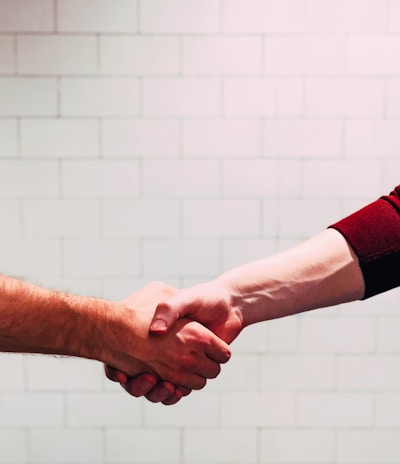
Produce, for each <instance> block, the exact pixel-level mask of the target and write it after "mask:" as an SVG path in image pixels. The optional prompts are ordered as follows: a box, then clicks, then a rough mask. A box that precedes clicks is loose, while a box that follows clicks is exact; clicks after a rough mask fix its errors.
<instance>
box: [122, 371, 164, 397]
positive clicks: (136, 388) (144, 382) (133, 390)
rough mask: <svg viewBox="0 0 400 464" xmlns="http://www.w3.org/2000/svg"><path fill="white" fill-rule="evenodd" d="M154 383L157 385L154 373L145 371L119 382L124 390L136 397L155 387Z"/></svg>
mask: <svg viewBox="0 0 400 464" xmlns="http://www.w3.org/2000/svg"><path fill="white" fill-rule="evenodd" d="M155 385H157V379H156V378H155V377H154V375H151V374H147V373H145V374H139V375H136V376H135V377H131V378H130V379H128V380H127V381H126V382H124V383H121V386H122V387H123V388H124V390H126V391H127V392H128V393H129V394H130V395H132V396H135V397H137V398H138V397H139V396H145V395H146V394H147V393H148V392H149V391H151V390H152V389H153V388H154V387H155Z"/></svg>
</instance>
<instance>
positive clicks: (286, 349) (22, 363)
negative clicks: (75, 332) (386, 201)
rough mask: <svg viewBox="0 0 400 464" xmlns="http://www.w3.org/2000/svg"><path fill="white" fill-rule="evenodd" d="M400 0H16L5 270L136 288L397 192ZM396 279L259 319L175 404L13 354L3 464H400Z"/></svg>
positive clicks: (5, 91) (1, 166) (3, 3)
mask: <svg viewBox="0 0 400 464" xmlns="http://www.w3.org/2000/svg"><path fill="white" fill-rule="evenodd" d="M399 32H400V1H399V0H387V1H382V0H0V214H1V217H2V219H3V220H2V222H1V227H0V263H1V266H0V272H1V273H5V274H11V275H14V276H17V277H22V278H26V279H27V280H30V281H32V282H36V283H39V284H41V285H46V286H49V287H51V288H55V289H60V290H66V291H70V292H74V293H78V294H86V295H93V296H100V297H106V298H110V299H121V298H123V297H124V296H125V295H126V294H127V293H129V292H132V291H134V290H136V289H138V288H141V287H142V286H143V285H145V284H146V283H147V282H148V281H150V280H153V279H164V280H166V281H167V282H168V283H170V284H172V285H176V286H182V285H188V284H192V283H197V282H200V281H204V280H207V279H210V278H213V277H214V276H216V275H217V274H218V273H220V272H222V271H223V270H225V269H229V268H231V267H233V266H235V265H238V264H241V263H244V262H246V261H249V260H252V259H257V258H259V257H261V256H265V255H269V254H272V253H274V252H276V251H278V250H280V249H283V248H286V247H288V246H290V245H292V244H294V243H297V242H298V241H299V240H303V239H305V238H307V237H309V236H310V235H312V234H314V233H316V232H318V231H320V230H322V229H323V228H325V227H326V226H327V225H329V224H331V223H332V222H334V221H335V220H337V219H339V218H340V217H342V216H343V215H345V214H348V213H350V212H352V211H353V210H354V209H356V208H359V207H361V206H363V205H364V204H365V203H366V202H368V201H372V200H374V199H375V198H376V197H378V196H379V195H381V194H383V193H386V192H388V191H389V190H390V189H391V188H392V187H393V186H394V185H396V184H398V183H399V182H400V181H399V172H400V161H399V159H400V157H399V151H400V142H399V140H400V138H399V132H400V125H399V124H400V123H399V119H398V118H399V116H400V109H399V108H400V39H399V36H398V34H399ZM399 330H400V317H399V292H398V291H393V292H389V293H387V294H385V295H382V296H380V297H377V298H375V299H371V300H368V301H366V302H362V303H357V304H350V305H341V306H339V307H337V308H331V309H326V310H321V311H317V312H313V313H310V314H304V315H301V316H298V317H292V318H285V319H280V320H275V321H271V322H269V323H265V324H258V325H257V326H254V327H250V328H248V329H247V330H246V331H245V332H244V333H243V334H242V335H241V336H240V337H239V338H238V339H237V340H236V341H235V343H234V344H233V358H232V360H231V361H230V362H229V363H228V364H227V365H226V366H223V369H222V373H221V375H220V377H219V378H218V379H216V380H213V381H210V382H208V385H207V388H206V389H205V390H204V391H202V392H194V393H193V394H192V396H191V397H189V398H185V399H183V400H182V401H181V403H180V404H179V405H177V406H176V407H171V408H165V407H162V406H160V405H153V404H150V403H148V402H146V401H145V400H141V399H140V400H139V399H135V398H132V397H129V396H128V395H127V394H126V393H125V392H123V391H122V390H121V389H120V388H118V386H117V385H114V384H112V383H111V382H108V381H107V380H106V379H105V378H104V375H103V372H102V366H101V365H99V364H98V363H96V362H93V361H85V360H78V359H64V358H63V359H57V358H54V357H48V358H45V357H41V356H24V357H22V356H19V355H9V354H1V355H0V371H1V372H2V373H3V375H1V376H0V464H27V463H31V464H47V463H48V464H57V463H59V464H94V463H99V464H100V463H104V464H123V463H129V464H145V463H148V464H164V463H171V464H177V463H181V464H193V463H198V464H216V463H218V464H233V463H236V464H245V463H249V464H267V463H270V464H296V463H297V464H378V463H379V464H386V463H387V464H398V463H399V462H400V452H399V446H398V443H399V438H400V435H399V432H398V429H399V427H400V393H399V392H400V380H399V379H400V377H399V375H398V372H399V368H400V356H399V355H400V342H399V339H400V338H399V336H398V334H399Z"/></svg>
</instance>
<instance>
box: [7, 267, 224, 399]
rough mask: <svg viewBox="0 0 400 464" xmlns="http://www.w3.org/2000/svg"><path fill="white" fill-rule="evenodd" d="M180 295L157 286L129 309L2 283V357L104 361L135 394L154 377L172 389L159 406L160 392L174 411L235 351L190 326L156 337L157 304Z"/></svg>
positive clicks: (184, 323)
mask: <svg viewBox="0 0 400 464" xmlns="http://www.w3.org/2000/svg"><path fill="white" fill-rule="evenodd" d="M175 292H176V290H175V289H173V288H172V287H170V286H168V285H166V284H162V283H152V284H149V285H147V286H146V287H144V288H143V289H141V290H140V291H138V292H136V293H133V294H132V295H129V296H128V297H127V298H126V299H124V300H123V301H122V302H109V301H105V300H100V299H95V298H88V297H80V296H75V295H68V294H64V293H60V292H54V291H52V290H49V289H45V288H42V287H38V286H35V285H32V284H27V283H25V282H22V281H20V280H17V279H13V278H11V277H6V276H0V351H4V352H17V353H42V354H58V355H67V356H78V357H83V358H88V359H94V360H97V361H101V362H103V363H105V364H106V365H108V366H113V370H112V372H113V374H112V375H116V376H117V377H118V376H121V375H123V376H125V377H124V378H122V380H125V379H126V382H122V383H123V384H124V385H125V386H126V388H128V389H129V381H128V380H127V379H128V378H131V377H134V376H136V375H138V374H139V373H143V372H146V373H148V375H149V377H148V379H150V380H148V382H150V383H151V384H152V385H154V384H155V383H154V382H156V383H157V382H158V381H159V380H160V379H163V380H164V381H166V382H165V383H164V384H163V386H162V388H160V387H157V388H156V390H155V391H156V392H158V396H157V401H159V395H160V391H163V392H164V393H163V396H164V398H163V401H166V403H168V401H171V400H172V401H177V400H179V399H180V397H182V396H183V395H184V394H188V393H189V392H190V390H191V389H200V388H203V387H204V386H205V384H206V381H207V379H209V378H214V377H216V376H217V375H218V374H219V372H220V363H222V362H226V361H227V360H228V359H229V357H230V350H229V346H228V345H227V344H226V343H225V342H223V341H222V340H220V339H219V338H218V337H216V336H215V335H214V334H213V333H212V332H211V331H209V330H208V329H206V328H205V327H204V326H202V325H201V324H199V323H197V322H194V321H191V320H189V319H187V318H182V319H180V320H179V321H178V322H177V324H175V325H174V327H173V328H172V329H171V330H170V331H169V332H168V334H167V335H166V336H165V337H157V336H155V335H152V334H150V333H149V325H150V322H151V319H152V316H153V313H154V310H155V308H156V306H157V304H158V303H159V302H160V301H161V300H163V299H167V298H168V297H171V296H172V295H174V294H175ZM110 369H111V368H110ZM107 372H108V371H107ZM110 372H111V371H110ZM122 372H124V373H125V374H121V373H122ZM110 375H111V374H110ZM132 391H134V390H132ZM167 393H168V394H167ZM170 397H171V398H170ZM152 398H153V397H152V394H151V393H150V392H149V399H150V400H152Z"/></svg>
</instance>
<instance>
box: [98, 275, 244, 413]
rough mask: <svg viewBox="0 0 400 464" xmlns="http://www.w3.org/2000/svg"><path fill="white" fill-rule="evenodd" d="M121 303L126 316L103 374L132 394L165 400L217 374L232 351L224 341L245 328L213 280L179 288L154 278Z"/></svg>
mask: <svg viewBox="0 0 400 464" xmlns="http://www.w3.org/2000/svg"><path fill="white" fill-rule="evenodd" d="M121 305H122V306H123V307H124V309H121V310H120V311H118V314H119V315H120V316H122V317H124V318H125V320H124V321H120V327H121V328H120V331H118V332H117V334H118V338H119V339H118V340H115V341H114V342H113V344H112V345H113V346H112V350H111V352H112V353H113V358H114V359H111V360H110V361H109V363H107V364H105V372H106V375H107V377H108V378H109V379H110V380H113V381H116V382H119V383H120V384H121V386H122V387H123V388H124V389H125V390H126V391H127V392H128V393H130V394H131V395H133V396H136V397H139V396H145V397H146V398H147V399H148V400H149V401H152V402H162V403H163V404H166V405H171V404H175V403H176V402H178V401H179V400H180V399H181V398H182V397H183V396H186V395H188V394H189V393H190V392H191V391H192V390H193V389H195V390H198V389H201V388H203V387H204V386H205V385H206V382H207V379H213V378H215V377H217V375H218V374H219V373H220V370H221V367H220V365H221V364H223V363H226V362H227V361H228V360H229V358H230V356H231V353H230V349H229V346H228V344H229V343H230V342H232V341H233V340H234V339H235V338H236V336H237V335H238V334H239V333H240V331H241V330H242V328H243V327H244V320H243V317H242V313H241V311H240V308H238V307H236V306H235V304H234V302H233V300H232V298H231V295H230V294H229V292H228V291H227V289H225V287H224V286H223V285H222V284H220V283H219V282H218V281H214V282H210V283H204V284H200V285H197V286H194V287H191V288H188V289H184V290H177V289H175V288H173V287H171V286H169V285H167V284H164V283H161V282H153V283H150V284H148V285H146V286H145V287H144V288H142V289H141V290H139V291H138V292H136V293H133V294H132V295H130V296H129V297H128V298H126V299H124V300H123V301H122V302H121ZM127 311H128V314H129V313H130V317H126V312H127ZM124 314H125V316H124ZM110 335H113V334H110ZM117 347H120V348H119V349H121V350H122V351H123V355H118V354H117V353H118V352H119V349H116V348H117ZM116 354H117V355H116Z"/></svg>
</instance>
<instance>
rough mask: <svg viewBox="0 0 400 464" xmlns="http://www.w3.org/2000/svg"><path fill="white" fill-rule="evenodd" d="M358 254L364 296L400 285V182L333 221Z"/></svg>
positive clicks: (334, 226)
mask: <svg viewBox="0 0 400 464" xmlns="http://www.w3.org/2000/svg"><path fill="white" fill-rule="evenodd" d="M330 227H332V228H334V229H336V230H337V231H339V232H340V233H341V234H342V235H343V236H344V237H345V239H346V240H347V241H348V243H349V244H350V245H351V247H352V248H353V250H354V252H355V253H356V255H357V256H358V259H359V263H360V268H361V272H362V274H363V277H364V283H365V294H364V297H363V299H366V298H369V297H371V296H374V295H377V294H378V293H382V292H385V291H387V290H390V289H391V288H394V287H398V286H400V185H399V186H397V187H396V188H395V189H394V190H393V192H391V193H390V194H389V195H387V196H383V197H381V198H379V199H378V200H376V201H375V202H373V203H371V204H369V205H367V206H365V207H364V208H362V209H361V210H359V211H357V212H355V213H353V214H351V215H350V216H348V217H346V218H344V219H342V220H340V221H339V222H337V223H335V224H332V225H331V226H330Z"/></svg>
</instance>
